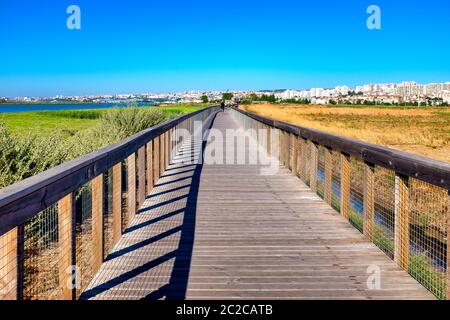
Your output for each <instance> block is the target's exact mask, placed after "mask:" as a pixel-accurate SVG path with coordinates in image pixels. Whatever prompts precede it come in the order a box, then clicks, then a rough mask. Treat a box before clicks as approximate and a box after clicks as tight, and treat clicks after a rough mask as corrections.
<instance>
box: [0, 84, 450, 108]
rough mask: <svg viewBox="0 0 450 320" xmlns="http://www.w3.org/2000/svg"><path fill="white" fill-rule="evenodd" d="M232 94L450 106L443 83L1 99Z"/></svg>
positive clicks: (128, 99)
mask: <svg viewBox="0 0 450 320" xmlns="http://www.w3.org/2000/svg"><path fill="white" fill-rule="evenodd" d="M225 92H232V93H233V94H234V99H238V100H244V101H245V100H246V101H251V99H250V100H249V98H250V97H251V95H252V94H256V95H257V96H259V97H261V96H264V95H265V96H266V97H268V98H270V97H269V95H272V96H273V97H272V98H270V99H271V101H273V102H276V101H278V102H283V101H287V102H296V103H298V102H300V103H306V102H307V103H312V104H338V103H340V104H386V105H392V104H397V105H398V104H410V105H411V104H412V105H417V106H427V105H428V106H431V105H449V104H450V81H447V82H443V83H427V84H421V83H417V82H415V81H403V82H401V83H368V84H363V85H358V86H355V87H350V86H347V85H339V86H336V87H334V88H320V87H315V88H308V89H300V90H296V89H272V90H267V89H266V90H234V91H228V90H226V91H221V90H213V91H202V90H200V91H198V90H190V91H182V92H164V93H156V92H146V93H122V94H96V95H75V96H63V95H57V96H50V97H14V98H8V97H1V96H0V103H1V102H3V103H5V102H6V103H8V102H88V103H132V102H137V103H157V104H160V103H179V102H195V103H198V102H202V101H203V98H202V97H203V96H206V97H207V100H209V101H219V100H221V99H222V94H223V93H225Z"/></svg>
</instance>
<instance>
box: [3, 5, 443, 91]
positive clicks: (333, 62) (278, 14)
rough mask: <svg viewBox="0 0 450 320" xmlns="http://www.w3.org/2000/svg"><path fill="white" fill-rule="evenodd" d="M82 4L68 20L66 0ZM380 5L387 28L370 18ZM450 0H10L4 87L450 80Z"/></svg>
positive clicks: (203, 86)
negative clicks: (71, 25)
mask: <svg viewBox="0 0 450 320" xmlns="http://www.w3.org/2000/svg"><path fill="white" fill-rule="evenodd" d="M71 4H76V5H78V6H79V7H80V8H81V30H68V29H67V27H66V19H67V17H68V14H66V8H67V7H68V6H69V5H71ZM370 4H376V5H378V6H379V7H380V8H381V18H382V20H381V21H382V29H381V30H369V29H367V27H366V20H367V17H368V14H367V13H366V9H367V7H368V6H369V5H370ZM449 12H450V2H449V1H448V0H427V1H423V0H420V1H419V0H395V1H392V0H383V1H380V0H371V1H366V0H339V1H331V0H314V1H312V0H311V1H309V0H308V1H306V0H295V1H294V0H271V1H268V0H258V1H256V0H255V1H253V0H251V1H250V0H227V1H222V0H217V1H213V0H194V1H192V0H184V1H174V0H164V1H163V0H160V1H154V0H147V1H144V0H127V1H120V0H115V1H110V0H96V1H94V0H70V1H66V0H58V1H55V0H1V1H0V41H1V42H0V43H1V44H0V96H19V95H21V96H45V95H55V94H64V95H72V94H94V93H123V92H136V93H139V92H163V91H180V90H188V89H193V90H195V89H198V90H210V89H220V90H225V89H232V90H235V89H275V88H294V89H297V88H298V89H300V88H308V87H315V86H320V87H332V86H335V85H339V84H348V85H355V84H362V83H369V82H399V81H403V80H416V81H418V82H434V81H450V59H449V57H450V19H449V18H448V14H449Z"/></svg>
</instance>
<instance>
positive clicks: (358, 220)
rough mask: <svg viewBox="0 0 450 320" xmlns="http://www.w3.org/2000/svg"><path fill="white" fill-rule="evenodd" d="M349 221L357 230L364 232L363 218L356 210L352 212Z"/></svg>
mask: <svg viewBox="0 0 450 320" xmlns="http://www.w3.org/2000/svg"><path fill="white" fill-rule="evenodd" d="M348 220H349V221H350V222H351V223H352V224H353V225H354V226H355V228H356V229H358V230H359V231H361V232H362V230H363V217H362V216H361V215H359V214H358V213H357V212H356V211H355V210H350V212H349V215H348Z"/></svg>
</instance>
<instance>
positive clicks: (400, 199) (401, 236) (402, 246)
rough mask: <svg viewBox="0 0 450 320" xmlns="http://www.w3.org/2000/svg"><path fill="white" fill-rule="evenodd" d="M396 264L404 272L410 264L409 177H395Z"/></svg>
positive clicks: (398, 175) (397, 175)
mask: <svg viewBox="0 0 450 320" xmlns="http://www.w3.org/2000/svg"><path fill="white" fill-rule="evenodd" d="M394 238H395V242H394V243H395V252H394V260H395V262H396V263H397V264H398V265H399V266H400V267H401V268H402V269H404V270H408V264H409V186H408V177H406V176H403V175H400V174H397V173H396V175H395V229H394Z"/></svg>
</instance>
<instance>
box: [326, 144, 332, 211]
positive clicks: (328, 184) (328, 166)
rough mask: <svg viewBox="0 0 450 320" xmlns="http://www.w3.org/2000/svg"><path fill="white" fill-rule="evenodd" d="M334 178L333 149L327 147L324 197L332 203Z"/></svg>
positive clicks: (327, 201)
mask: <svg viewBox="0 0 450 320" xmlns="http://www.w3.org/2000/svg"><path fill="white" fill-rule="evenodd" d="M332 180H333V150H332V149H330V148H325V185H324V199H325V202H326V203H328V204H329V205H331V200H332V198H333V197H332V189H331V185H332Z"/></svg>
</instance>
